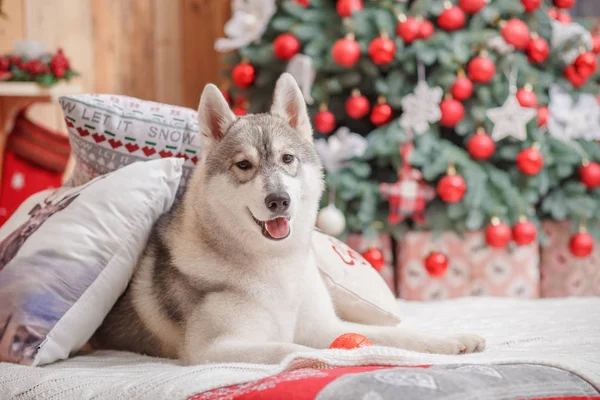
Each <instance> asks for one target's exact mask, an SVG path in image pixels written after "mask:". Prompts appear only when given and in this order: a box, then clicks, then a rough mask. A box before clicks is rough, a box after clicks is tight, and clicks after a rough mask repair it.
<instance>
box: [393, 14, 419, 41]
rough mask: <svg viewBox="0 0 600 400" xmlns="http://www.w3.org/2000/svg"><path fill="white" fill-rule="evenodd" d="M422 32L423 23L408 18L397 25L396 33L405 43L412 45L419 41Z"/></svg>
mask: <svg viewBox="0 0 600 400" xmlns="http://www.w3.org/2000/svg"><path fill="white" fill-rule="evenodd" d="M420 32H421V23H420V22H419V21H418V20H417V19H416V18H413V17H408V18H406V20H405V21H401V22H398V25H396V33H397V34H398V36H400V37H401V38H402V40H404V43H412V42H414V41H415V40H417V39H418V38H419V34H420Z"/></svg>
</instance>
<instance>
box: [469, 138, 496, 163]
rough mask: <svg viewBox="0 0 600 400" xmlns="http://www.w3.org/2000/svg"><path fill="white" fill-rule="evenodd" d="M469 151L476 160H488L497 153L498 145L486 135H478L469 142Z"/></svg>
mask: <svg viewBox="0 0 600 400" xmlns="http://www.w3.org/2000/svg"><path fill="white" fill-rule="evenodd" d="M467 151H468V152H469V154H470V155H471V157H473V158H474V159H475V160H487V159H488V158H490V157H491V156H492V155H493V154H494V152H495V151H496V143H494V141H493V140H492V138H491V137H489V136H488V135H486V134H485V133H477V134H475V135H473V136H472V137H471V139H469V141H468V142H467Z"/></svg>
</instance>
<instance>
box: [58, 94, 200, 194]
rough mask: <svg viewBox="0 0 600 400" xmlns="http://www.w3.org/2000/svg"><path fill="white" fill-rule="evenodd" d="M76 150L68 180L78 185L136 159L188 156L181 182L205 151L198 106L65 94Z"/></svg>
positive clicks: (65, 109)
mask: <svg viewBox="0 0 600 400" xmlns="http://www.w3.org/2000/svg"><path fill="white" fill-rule="evenodd" d="M60 104H61V106H62V109H63V113H64V116H65V122H66V124H67V129H68V131H69V140H70V142H71V148H72V152H73V154H74V155H75V161H76V164H75V167H74V169H73V175H72V177H71V179H70V180H69V181H68V182H67V185H72V186H77V185H81V184H82V183H85V182H87V181H89V180H90V179H93V178H94V177H96V176H98V175H102V174H106V173H107V172H111V171H114V170H116V169H118V168H121V167H123V166H125V165H128V164H131V163H133V162H135V161H146V160H155V159H161V158H169V157H178V158H181V159H183V160H184V164H183V177H182V186H183V185H185V183H186V182H187V179H188V178H189V176H190V174H191V171H192V170H193V168H194V166H195V165H196V163H197V162H198V157H199V156H200V134H199V133H198V116H197V112H196V111H194V110H191V109H189V108H183V107H177V106H171V105H167V104H161V103H155V102H152V101H144V100H139V99H136V98H133V97H128V96H116V95H108V94H83V95H77V96H65V97H61V98H60Z"/></svg>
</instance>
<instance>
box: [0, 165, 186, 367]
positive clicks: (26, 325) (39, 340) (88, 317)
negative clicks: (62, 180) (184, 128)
mask: <svg viewBox="0 0 600 400" xmlns="http://www.w3.org/2000/svg"><path fill="white" fill-rule="evenodd" d="M182 164H183V160H181V159H176V158H170V159H164V160H155V161H148V162H146V163H139V162H138V163H134V164H131V165H129V166H127V167H125V168H122V169H120V170H117V171H115V172H113V173H111V174H108V175H105V176H101V177H98V178H96V179H94V180H93V181H90V182H88V183H87V184H85V185H83V186H80V187H75V188H61V189H57V190H48V191H44V192H41V193H37V194H35V195H33V196H32V197H30V198H29V199H28V200H26V201H25V202H24V203H23V204H22V205H21V207H20V208H19V209H18V210H17V212H16V213H15V214H14V215H13V216H12V217H11V218H10V220H9V221H7V222H6V224H5V225H4V226H3V227H2V228H1V229H0V304H1V307H0V361H10V362H16V363H22V364H29V365H42V364H47V363H50V362H53V361H56V360H59V359H65V358H67V357H68V356H69V354H70V353H72V352H74V351H76V350H78V349H80V348H81V347H82V346H83V345H84V344H85V343H86V342H87V341H88V340H89V338H90V337H91V336H92V334H93V333H94V331H95V330H96V329H97V328H98V327H99V326H100V324H101V322H102V320H103V319H104V317H105V316H106V315H107V314H108V312H109V311H110V309H111V307H112V306H113V304H114V303H115V302H116V301H117V299H118V298H119V296H120V295H121V294H122V293H123V291H124V290H125V288H126V287H127V284H128V282H129V279H130V278H131V275H132V272H133V268H134V266H135V264H136V261H137V259H138V257H139V256H140V254H141V252H142V251H143V249H144V248H145V246H146V241H147V238H148V235H149V233H150V230H151V229H152V226H153V224H154V223H155V221H156V220H157V219H158V217H159V216H160V215H161V214H162V213H164V212H165V211H167V210H169V209H170V207H171V205H172V203H173V200H174V198H175V194H176V191H177V188H178V187H179V183H180V180H181V175H182ZM30 215H31V216H30Z"/></svg>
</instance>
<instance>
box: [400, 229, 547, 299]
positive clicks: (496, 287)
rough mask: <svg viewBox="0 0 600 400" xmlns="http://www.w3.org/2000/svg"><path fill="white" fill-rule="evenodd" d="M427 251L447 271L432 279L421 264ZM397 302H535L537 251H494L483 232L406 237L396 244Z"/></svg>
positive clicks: (515, 248)
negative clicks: (444, 262)
mask: <svg viewBox="0 0 600 400" xmlns="http://www.w3.org/2000/svg"><path fill="white" fill-rule="evenodd" d="M432 251H438V252H441V253H443V254H445V255H446V256H447V257H448V269H447V271H446V273H445V274H444V275H442V276H439V277H434V276H431V275H430V274H429V273H428V272H427V270H426V269H425V265H424V260H425V258H426V257H427V256H428V255H429V254H430V252H432ZM397 271H398V288H399V297H401V298H403V299H406V300H439V299H446V298H455V297H462V296H503V297H520V298H535V297H539V283H540V271H539V246H538V244H537V242H536V243H532V244H531V245H529V246H516V245H515V244H514V243H511V245H509V247H507V248H506V249H493V248H491V247H489V246H488V245H487V244H486V243H485V237H484V233H483V232H482V231H481V232H468V233H466V234H465V235H464V237H460V236H458V235H457V234H455V233H451V232H446V233H444V234H441V235H439V236H436V237H435V238H434V236H433V235H432V233H430V232H419V231H414V232H409V233H408V234H406V235H405V236H404V237H403V238H402V239H401V240H400V241H399V243H398V249H397Z"/></svg>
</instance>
